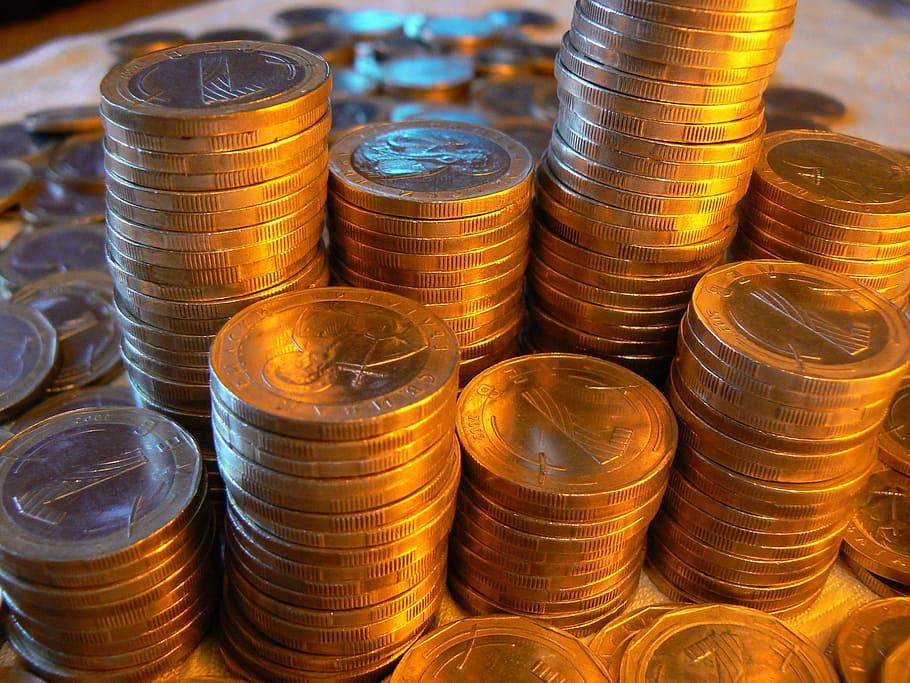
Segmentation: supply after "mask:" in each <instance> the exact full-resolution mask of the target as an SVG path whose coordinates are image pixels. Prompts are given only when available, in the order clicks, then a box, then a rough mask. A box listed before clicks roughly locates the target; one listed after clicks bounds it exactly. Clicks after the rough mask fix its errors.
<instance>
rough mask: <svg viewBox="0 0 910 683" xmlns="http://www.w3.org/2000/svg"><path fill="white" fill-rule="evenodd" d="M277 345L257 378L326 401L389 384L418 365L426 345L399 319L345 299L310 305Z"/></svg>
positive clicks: (288, 393) (280, 389)
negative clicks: (278, 348) (317, 395)
mask: <svg viewBox="0 0 910 683" xmlns="http://www.w3.org/2000/svg"><path fill="white" fill-rule="evenodd" d="M283 348H284V351H283V352H282V353H278V354H276V355H274V356H273V357H272V358H271V359H269V360H268V361H266V362H265V363H264V365H263V368H262V379H263V381H264V382H265V383H266V384H268V385H269V386H270V387H272V388H273V389H274V390H275V391H276V392H278V393H280V394H283V395H286V396H289V397H291V398H297V397H299V396H300V394H301V393H302V392H306V393H311V392H316V393H321V394H323V395H324V400H326V401H332V400H343V399H344V397H345V396H347V395H349V394H350V395H351V396H352V397H362V396H363V393H364V392H367V393H372V392H374V391H378V392H382V391H385V390H388V389H391V388H393V387H394V385H395V378H396V377H401V376H408V375H409V374H413V373H414V372H416V371H417V369H419V367H420V365H421V364H422V363H423V362H424V357H425V354H426V353H427V352H428V349H429V347H428V346H427V344H426V341H425V340H424V339H423V337H422V335H421V334H420V332H419V330H418V329H417V328H416V327H415V326H414V325H412V324H411V323H409V322H408V321H407V320H406V319H405V318H399V317H397V316H392V315H389V313H388V311H386V310H378V309H377V308H376V307H374V306H370V305H361V304H354V305H352V304H351V303H349V302H345V306H344V307H339V306H337V305H335V304H334V303H332V302H326V303H321V304H316V305H314V306H312V307H311V308H310V309H308V310H307V311H306V312H304V313H302V314H301V315H300V317H299V318H298V319H297V322H296V323H295V325H294V327H293V330H292V331H291V334H290V338H289V339H288V341H287V344H285V345H284V347H283ZM399 373H401V374H399Z"/></svg>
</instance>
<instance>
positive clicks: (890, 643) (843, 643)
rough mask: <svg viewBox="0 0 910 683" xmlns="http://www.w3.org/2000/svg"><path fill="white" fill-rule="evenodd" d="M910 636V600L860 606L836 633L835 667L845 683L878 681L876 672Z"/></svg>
mask: <svg viewBox="0 0 910 683" xmlns="http://www.w3.org/2000/svg"><path fill="white" fill-rule="evenodd" d="M908 634H910V598H905V597H895V598H883V599H880V600H874V601H872V602H869V603H866V604H864V605H860V606H859V607H857V608H856V609H855V610H853V611H852V612H851V613H850V614H849V615H848V616H847V618H846V619H845V620H844V621H843V623H842V624H841V625H840V627H839V628H838V630H837V636H836V637H835V639H834V664H835V666H836V667H837V671H838V673H839V674H840V675H841V680H842V681H844V682H845V683H866V682H867V681H873V680H885V679H877V678H876V677H875V672H876V671H878V670H880V669H881V668H882V664H883V663H884V661H885V660H887V658H888V657H889V656H890V654H891V653H892V651H894V650H895V649H896V648H897V647H898V646H900V644H901V643H903V642H904V641H906V640H907V638H908Z"/></svg>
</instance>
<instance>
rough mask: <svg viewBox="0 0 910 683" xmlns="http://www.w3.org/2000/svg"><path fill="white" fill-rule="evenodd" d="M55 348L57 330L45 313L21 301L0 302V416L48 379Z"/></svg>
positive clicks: (26, 399)
mask: <svg viewBox="0 0 910 683" xmlns="http://www.w3.org/2000/svg"><path fill="white" fill-rule="evenodd" d="M57 349H58V346H57V332H56V330H55V329H54V327H53V326H52V325H51V323H50V321H48V319H47V318H46V317H45V316H44V314H42V313H41V312H40V311H37V310H35V309H33V308H31V307H29V306H26V305H24V304H19V303H15V304H14V303H9V302H3V303H2V304H0V357H2V358H3V361H2V363H0V416H5V415H7V414H9V413H11V412H14V411H15V410H17V409H19V408H20V407H23V406H24V405H25V404H27V403H28V401H30V400H31V399H32V398H33V397H34V396H35V394H36V392H38V391H40V389H41V387H42V386H44V384H45V383H47V381H48V380H49V379H50V377H51V374H52V372H53V371H54V369H55V364H56V362H57Z"/></svg>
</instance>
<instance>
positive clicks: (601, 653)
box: [589, 603, 686, 683]
mask: <svg viewBox="0 0 910 683" xmlns="http://www.w3.org/2000/svg"><path fill="white" fill-rule="evenodd" d="M685 606H686V605H685V604H683V603H668V604H662V605H647V606H645V607H641V608H639V609H636V610H634V611H633V612H630V613H628V614H623V615H622V616H619V617H616V618H615V619H613V620H611V621H609V622H607V624H606V625H605V626H604V627H603V628H602V629H600V630H599V631H598V632H597V633H595V634H594V638H592V639H591V642H590V644H589V647H590V648H591V650H592V651H593V652H594V654H596V655H597V656H598V657H600V660H601V662H602V663H603V665H604V666H605V667H606V669H607V672H608V676H609V679H610V681H612V682H613V683H618V681H619V665H620V662H621V661H622V653H623V652H625V651H626V647H627V646H628V644H629V641H630V640H632V638H634V637H635V635H636V634H637V633H638V632H639V631H642V630H644V629H646V628H647V627H649V626H650V625H651V624H653V623H654V621H655V620H657V619H658V618H659V617H662V616H663V615H664V614H667V613H668V612H672V611H673V610H676V609H679V608H680V607H685Z"/></svg>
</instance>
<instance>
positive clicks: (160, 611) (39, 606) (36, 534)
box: [0, 407, 218, 681]
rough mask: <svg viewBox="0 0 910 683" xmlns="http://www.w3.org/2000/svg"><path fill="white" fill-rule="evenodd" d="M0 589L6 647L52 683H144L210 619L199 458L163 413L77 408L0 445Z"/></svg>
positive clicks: (210, 560) (209, 561) (209, 555)
mask: <svg viewBox="0 0 910 683" xmlns="http://www.w3.org/2000/svg"><path fill="white" fill-rule="evenodd" d="M3 454H4V457H3V461H2V463H0V491H2V494H0V497H2V505H0V517H2V519H3V523H2V524H0V582H2V584H3V592H4V597H5V599H6V602H7V603H8V605H9V610H10V618H9V639H10V643H11V645H12V646H13V648H14V649H15V650H16V652H17V653H18V654H19V655H20V656H22V658H23V659H24V660H25V662H26V663H27V665H28V667H29V668H31V669H32V670H34V671H35V672H37V673H38V674H40V675H41V676H44V677H46V678H47V679H49V680H83V681H89V680H120V681H126V680H149V679H151V678H154V677H155V676H156V675H158V674H161V673H163V672H165V671H168V670H169V669H170V668H172V667H173V666H175V665H176V664H177V663H178V662H179V661H180V660H181V659H183V658H184V657H186V656H187V655H188V654H189V653H190V652H191V651H192V650H193V649H194V648H195V647H196V645H197V644H198V643H199V641H200V640H201V639H202V636H203V635H204V634H205V632H206V631H207V630H208V627H209V624H210V621H211V617H212V615H213V614H214V612H215V609H216V608H217V604H218V603H217V591H216V590H214V588H213V586H214V585H217V582H216V583H214V584H213V581H212V579H213V576H214V574H213V569H214V552H213V550H214V547H215V531H214V525H213V524H212V517H211V513H210V509H209V507H208V505H207V504H205V500H206V499H205V480H204V478H203V468H202V464H201V461H200V454H199V449H198V448H197V446H196V444H195V443H194V441H193V439H192V437H191V436H190V435H189V433H188V432H186V431H185V430H184V429H183V428H181V427H180V426H178V425H177V424H176V423H175V422H173V421H171V420H169V419H168V418H165V417H164V416H162V415H160V414H158V413H155V412H153V411H150V410H147V409H145V408H136V407H116V408H83V409H80V410H74V411H71V412H67V413H64V414H61V415H57V416H55V417H51V418H48V419H47V420H43V421H41V422H38V423H36V424H34V425H32V426H31V427H28V428H27V429H24V430H23V431H21V432H18V433H17V434H15V435H14V436H12V437H10V439H9V440H8V441H7V442H6V443H5V444H4V445H3Z"/></svg>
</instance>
